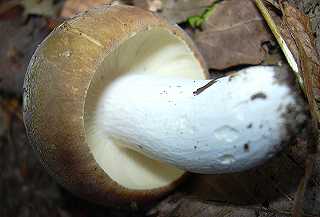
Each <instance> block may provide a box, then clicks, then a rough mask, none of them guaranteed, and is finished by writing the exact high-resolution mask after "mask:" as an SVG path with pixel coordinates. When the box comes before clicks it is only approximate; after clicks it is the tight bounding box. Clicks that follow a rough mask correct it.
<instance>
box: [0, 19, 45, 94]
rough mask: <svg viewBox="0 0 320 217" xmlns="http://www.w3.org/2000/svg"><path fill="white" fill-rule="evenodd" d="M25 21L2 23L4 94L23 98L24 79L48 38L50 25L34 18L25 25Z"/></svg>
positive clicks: (1, 81) (0, 75) (0, 89)
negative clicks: (29, 65)
mask: <svg viewBox="0 0 320 217" xmlns="http://www.w3.org/2000/svg"><path fill="white" fill-rule="evenodd" d="M23 20H24V19H23V17H22V16H18V17H17V18H15V19H11V20H8V21H1V22H0V41H1V48H0V56H1V58H0V68H1V71H0V92H2V93H6V94H10V95H17V96H20V95H21V94H22V85H23V80H24V75H25V72H26V70H27V65H28V63H29V61H30V58H31V56H32V54H33V52H34V50H35V49H36V47H37V45H38V44H39V43H40V42H41V40H43V38H44V37H45V36H46V35H47V34H48V32H49V29H48V25H47V21H46V19H45V18H43V17H34V18H33V19H30V20H29V21H28V22H27V23H23Z"/></svg>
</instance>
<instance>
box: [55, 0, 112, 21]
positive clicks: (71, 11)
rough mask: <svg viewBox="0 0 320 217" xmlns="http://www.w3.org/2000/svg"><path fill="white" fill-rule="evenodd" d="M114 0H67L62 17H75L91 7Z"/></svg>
mask: <svg viewBox="0 0 320 217" xmlns="http://www.w3.org/2000/svg"><path fill="white" fill-rule="evenodd" d="M112 1H113V0H66V1H65V3H64V6H63V8H62V11H61V16H62V17H73V16H75V15H76V14H78V13H80V12H83V11H86V10H88V9H89V8H92V7H96V6H99V5H103V4H110V3H111V2H112Z"/></svg>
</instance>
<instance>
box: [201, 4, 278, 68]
mask: <svg viewBox="0 0 320 217" xmlns="http://www.w3.org/2000/svg"><path fill="white" fill-rule="evenodd" d="M267 29H268V28H267V27H266V26H265V23H264V20H263V18H262V17H261V15H260V13H259V11H258V10H257V8H256V7H255V5H254V3H253V2H252V1H251V0H242V1H238V0H230V1H224V2H222V3H219V4H217V5H216V7H215V8H214V10H213V13H212V15H211V16H210V17H209V19H208V20H207V22H206V24H205V26H204V30H203V31H198V32H197V33H196V35H195V41H196V44H197V45H198V47H199V48H200V50H201V52H202V54H203V55H204V57H205V59H206V61H207V64H208V66H209V67H210V68H214V69H224V68H227V67H231V66H236V65H239V64H259V63H261V62H262V60H263V59H264V57H265V54H266V52H265V50H264V49H263V48H262V44H263V43H264V42H266V41H269V40H271V38H272V35H271V34H270V33H269V32H268V31H267Z"/></svg>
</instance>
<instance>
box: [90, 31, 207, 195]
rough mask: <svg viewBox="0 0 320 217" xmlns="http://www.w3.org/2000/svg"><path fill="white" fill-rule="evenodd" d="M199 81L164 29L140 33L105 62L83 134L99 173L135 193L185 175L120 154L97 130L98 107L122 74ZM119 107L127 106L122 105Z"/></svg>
mask: <svg viewBox="0 0 320 217" xmlns="http://www.w3.org/2000/svg"><path fill="white" fill-rule="evenodd" d="M149 73H151V74H155V75H159V76H162V77H171V76H176V77H181V78H189V79H204V72H203V69H202V68H201V66H200V64H199V62H198V60H197V59H196V58H195V57H194V56H193V53H192V52H191V50H190V49H189V47H188V46H187V45H186V44H185V43H184V42H183V41H181V40H180V39H178V38H177V37H176V36H175V35H173V34H171V33H169V32H167V31H166V30H164V29H160V28H154V29H151V30H148V31H146V32H141V33H139V34H137V35H136V36H133V37H132V38H131V39H129V40H127V41H126V42H125V43H123V44H122V45H121V46H120V47H119V48H118V49H117V50H116V51H114V52H112V53H111V54H110V55H109V56H107V57H106V58H105V60H104V62H103V63H102V64H101V67H100V68H99V69H98V71H97V72H96V73H95V77H94V78H93V80H92V82H91V85H90V88H89V90H88V93H87V97H86V105H85V128H86V138H87V143H88V145H89V148H90V149H91V152H92V154H93V156H94V158H95V160H96V161H97V163H98V164H99V165H100V167H101V168H102V169H103V170H104V171H105V172H106V174H107V175H108V176H109V177H111V178H112V179H113V180H114V181H115V182H117V183H118V184H120V185H122V186H124V187H126V188H129V189H135V190H148V189H154V188H159V187H164V186H167V185H168V184H170V183H172V182H173V181H175V180H177V179H179V178H180V177H181V176H182V175H183V174H184V173H185V172H184V171H182V170H180V169H177V168H175V167H173V166H170V165H168V164H166V163H161V162H159V161H155V160H151V159H150V158H148V157H146V156H144V155H142V154H140V153H138V152H136V151H132V150H129V149H127V148H123V147H122V146H123V145H126V144H123V143H122V142H120V141H116V140H113V139H111V138H110V135H108V134H106V133H105V132H104V129H102V128H100V127H99V121H100V118H101V117H100V113H99V112H97V111H98V110H99V105H100V104H101V100H102V101H103V100H104V99H103V97H104V96H105V91H106V90H107V88H108V86H109V85H110V83H109V82H110V81H112V80H114V79H116V78H117V77H118V76H121V75H125V74H149ZM124 106H125V107H127V106H129V105H124Z"/></svg>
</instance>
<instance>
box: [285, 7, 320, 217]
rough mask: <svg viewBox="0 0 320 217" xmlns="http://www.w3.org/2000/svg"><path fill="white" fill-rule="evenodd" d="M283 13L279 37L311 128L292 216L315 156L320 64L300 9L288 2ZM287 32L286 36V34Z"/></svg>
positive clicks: (319, 119)
mask: <svg viewBox="0 0 320 217" xmlns="http://www.w3.org/2000/svg"><path fill="white" fill-rule="evenodd" d="M281 6H282V13H283V26H282V27H284V28H283V29H282V32H284V34H283V37H284V39H285V40H286V41H287V43H288V45H289V47H290V49H291V51H292V53H293V55H295V59H296V60H297V62H298V65H299V68H300V69H299V71H300V72H301V74H302V78H303V83H304V84H303V86H304V87H303V88H304V92H305V94H306V96H307V100H308V102H309V108H310V112H311V116H312V126H311V129H309V134H310V135H309V138H308V150H309V155H308V158H307V160H306V166H305V167H306V172H305V176H304V177H303V179H301V182H300V185H299V188H298V190H297V193H296V198H295V205H294V207H293V216H294V217H300V216H302V211H303V208H304V199H305V194H306V189H307V184H308V182H309V179H310V177H311V175H312V171H313V169H314V164H315V163H314V162H315V155H316V153H317V151H318V146H319V122H320V112H319V99H320V74H319V73H320V63H319V55H318V53H317V51H316V46H315V39H314V37H313V34H312V31H311V25H310V19H309V17H307V16H306V15H304V14H303V12H301V11H300V10H298V9H296V8H295V7H293V6H291V5H290V4H288V3H282V4H281ZM286 32H287V33H286Z"/></svg>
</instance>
